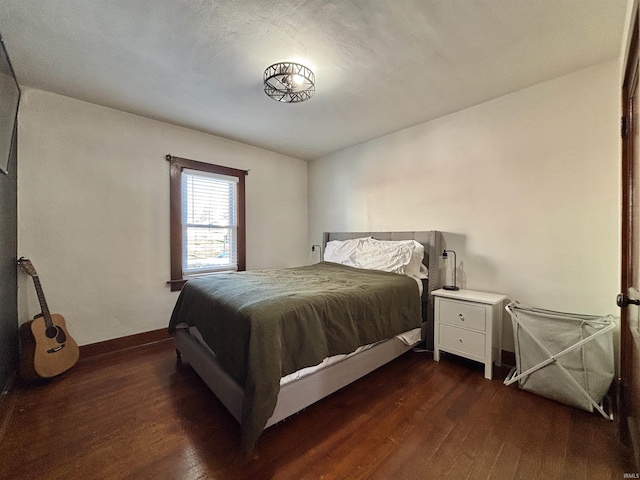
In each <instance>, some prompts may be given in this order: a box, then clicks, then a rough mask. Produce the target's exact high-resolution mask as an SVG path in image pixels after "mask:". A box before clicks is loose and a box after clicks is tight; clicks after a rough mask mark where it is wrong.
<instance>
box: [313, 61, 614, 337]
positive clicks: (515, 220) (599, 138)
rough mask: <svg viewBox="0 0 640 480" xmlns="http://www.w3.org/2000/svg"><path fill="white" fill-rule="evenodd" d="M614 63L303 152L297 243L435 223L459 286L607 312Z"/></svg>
mask: <svg viewBox="0 0 640 480" xmlns="http://www.w3.org/2000/svg"><path fill="white" fill-rule="evenodd" d="M470 75H472V72H470ZM619 75H620V67H619V62H618V61H612V62H608V63H606V64H602V65H598V66H595V67H592V68H588V69H585V70H581V71H578V72H575V73H572V74H570V75H566V76H563V77H560V78H557V79H554V80H551V81H548V82H545V83H542V84H539V85H536V86H533V87H531V88H527V89H525V90H521V91H518V92H515V93H513V94H510V95H507V96H504V97H501V98H498V99H496V100H493V101H490V102H487V103H484V104H481V105H478V106H475V107H473V108H469V109H467V110H464V111H460V112H457V113H454V114H452V115H449V116H446V117H443V118H439V119H437V120H434V121H431V122H428V123H424V124H421V125H418V126H415V127H412V128H409V129H406V130H402V131H400V132H397V133H394V134H391V135H387V136H385V137H382V138H379V139H376V140H373V141H370V142H367V143H364V144H361V145H358V146H355V147H352V148H349V149H346V150H343V151H340V152H338V153H335V154H332V155H329V156H326V157H324V158H321V159H318V160H315V161H313V162H312V163H311V164H310V166H309V234H310V239H309V243H319V241H320V239H321V234H322V232H323V231H384V230H425V229H427V230H430V229H437V230H442V231H444V232H445V241H446V245H447V248H452V249H454V250H455V251H456V252H457V257H458V261H459V263H460V266H461V272H460V274H459V278H460V277H461V278H460V280H461V283H462V286H463V287H466V288H469V289H476V290H484V291H488V292H497V293H504V294H506V295H508V297H509V299H511V300H516V299H517V300H520V301H521V302H523V303H527V304H531V305H536V306H541V307H546V308H550V309H557V310H564V311H576V312H585V313H594V314H604V313H616V312H617V309H616V306H615V296H616V293H617V292H618V288H619V287H618V285H619V264H620V255H619V251H620V246H619V233H620V232H619V230H620V223H619V218H620V213H619V203H620V199H619V190H620V180H619V179H620V140H619V118H620V93H619V92H620V90H619V89H620V82H619ZM425 88H428V86H425ZM383 114H384V113H383V112H381V115H383ZM506 319H508V317H506ZM506 323H507V322H505V324H506ZM504 340H505V344H506V347H507V348H512V345H513V339H512V338H511V329H510V325H505V330H504Z"/></svg>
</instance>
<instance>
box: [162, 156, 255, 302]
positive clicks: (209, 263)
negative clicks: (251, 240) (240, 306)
mask: <svg viewBox="0 0 640 480" xmlns="http://www.w3.org/2000/svg"><path fill="white" fill-rule="evenodd" d="M167 160H169V162H170V163H171V180H170V223H171V281H170V282H169V283H170V285H171V290H180V289H181V288H182V285H184V283H185V282H186V280H187V278H188V277H189V276H193V275H201V274H206V273H215V272H223V271H237V270H239V271H241V270H244V269H245V212H244V204H245V202H244V180H245V176H246V175H247V171H245V170H237V169H235V168H229V167H221V166H218V165H212V164H209V163H203V162H196V161H195V160H187V159H185V158H179V157H173V156H171V155H167Z"/></svg>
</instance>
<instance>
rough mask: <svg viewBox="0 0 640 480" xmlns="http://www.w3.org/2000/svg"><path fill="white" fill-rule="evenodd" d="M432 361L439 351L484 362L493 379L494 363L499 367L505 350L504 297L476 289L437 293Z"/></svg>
mask: <svg viewBox="0 0 640 480" xmlns="http://www.w3.org/2000/svg"><path fill="white" fill-rule="evenodd" d="M431 295H433V296H434V297H435V314H434V348H433V359H434V360H435V361H436V362H438V361H440V352H441V351H442V352H449V353H453V354H454V355H458V356H461V357H465V358H468V359H470V360H475V361H476V362H481V363H484V376H485V378H487V379H489V380H491V373H492V362H495V364H496V365H497V366H500V354H501V349H502V303H503V302H504V300H505V299H506V298H507V297H506V296H505V295H498V294H495V293H485V292H475V291H473V290H444V289H440V290H434V291H433V292H431Z"/></svg>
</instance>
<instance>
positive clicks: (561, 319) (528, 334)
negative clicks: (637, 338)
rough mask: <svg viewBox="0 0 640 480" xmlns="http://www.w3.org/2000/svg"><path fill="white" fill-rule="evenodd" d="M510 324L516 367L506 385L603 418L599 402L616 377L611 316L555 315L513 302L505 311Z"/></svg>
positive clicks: (611, 417) (602, 409)
mask: <svg viewBox="0 0 640 480" xmlns="http://www.w3.org/2000/svg"><path fill="white" fill-rule="evenodd" d="M506 310H507V312H509V315H511V320H512V323H513V335H514V342H515V354H516V366H515V368H514V369H512V370H511V372H510V373H509V375H508V376H507V378H506V380H505V381H504V384H505V385H511V384H512V383H514V382H518V386H519V387H520V388H521V389H523V390H527V391H529V392H532V393H536V394H538V395H541V396H543V397H547V398H550V399H552V400H556V401H558V402H562V403H564V404H567V405H571V406H573V407H577V408H581V409H583V410H588V411H590V412H592V411H593V410H594V409H596V410H597V411H598V412H600V413H601V414H602V416H604V417H605V418H608V419H613V416H612V415H611V414H608V413H607V412H605V410H604V408H603V407H602V400H603V398H604V396H605V394H606V393H607V391H608V390H609V386H610V385H611V382H612V381H613V378H614V375H615V368H614V356H613V329H614V328H615V326H616V324H615V320H614V318H613V316H611V315H607V316H604V317H599V316H592V315H581V314H575V313H564V312H554V311H551V310H543V309H540V308H531V307H527V306H524V305H521V304H520V303H518V302H512V303H510V304H509V305H507V306H506Z"/></svg>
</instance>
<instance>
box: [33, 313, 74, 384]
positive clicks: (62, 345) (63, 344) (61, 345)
mask: <svg viewBox="0 0 640 480" xmlns="http://www.w3.org/2000/svg"><path fill="white" fill-rule="evenodd" d="M51 321H52V323H53V325H52V326H47V323H46V322H45V318H44V316H42V315H39V316H37V317H36V318H34V319H33V320H31V321H29V322H26V323H24V324H23V325H21V327H20V340H21V342H22V364H21V369H20V373H21V375H22V377H23V378H24V379H25V380H28V381H36V380H41V379H44V378H51V377H55V376H56V375H59V374H61V373H62V372H66V371H67V370H69V369H70V368H71V367H73V366H74V365H75V363H76V362H77V361H78V358H79V357H80V349H79V348H78V344H77V343H76V342H75V340H73V338H71V335H69V332H67V325H66V322H65V320H64V317H63V316H62V315H58V314H55V313H54V314H51Z"/></svg>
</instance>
